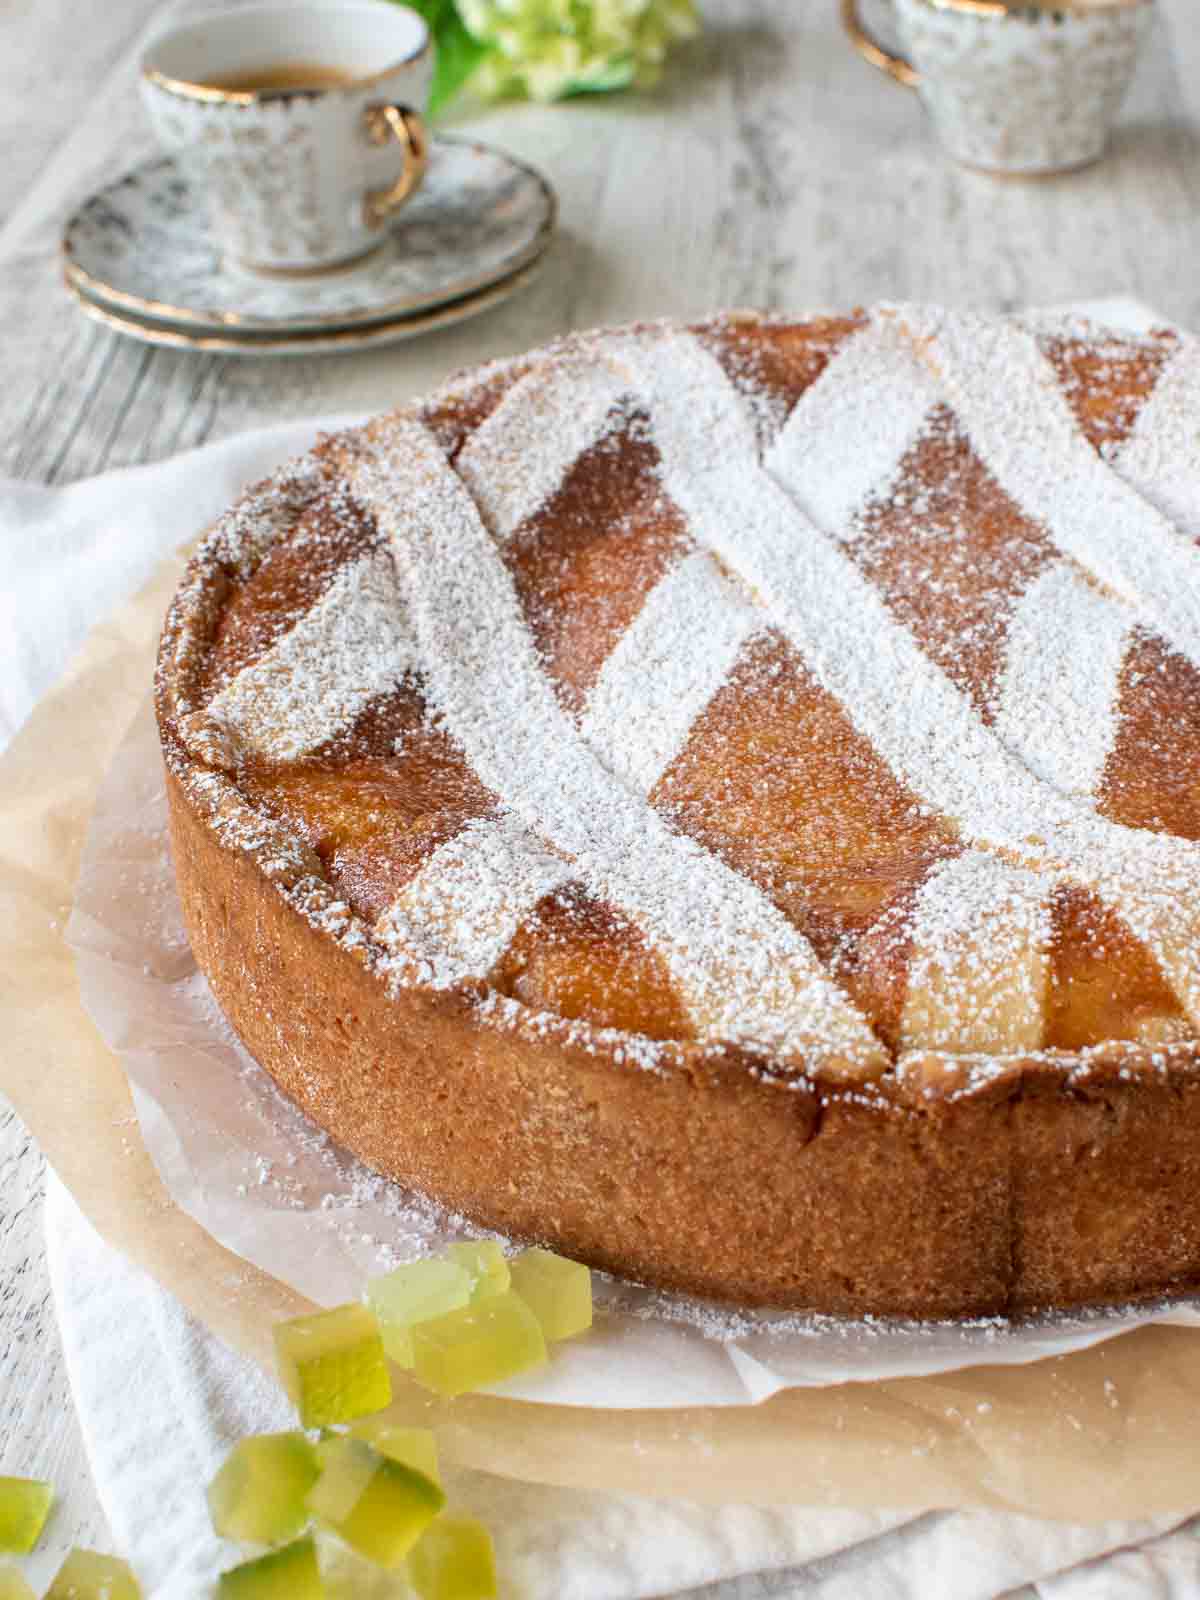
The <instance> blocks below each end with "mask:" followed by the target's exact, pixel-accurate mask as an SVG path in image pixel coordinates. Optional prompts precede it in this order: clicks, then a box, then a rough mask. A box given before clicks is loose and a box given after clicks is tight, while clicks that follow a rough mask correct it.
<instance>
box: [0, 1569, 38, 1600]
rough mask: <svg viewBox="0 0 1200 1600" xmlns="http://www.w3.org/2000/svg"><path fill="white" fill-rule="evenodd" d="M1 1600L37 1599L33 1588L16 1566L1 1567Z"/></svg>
mask: <svg viewBox="0 0 1200 1600" xmlns="http://www.w3.org/2000/svg"><path fill="white" fill-rule="evenodd" d="M0 1600H36V1596H35V1595H34V1592H33V1590H32V1589H31V1588H30V1587H29V1585H28V1584H27V1583H26V1582H25V1579H24V1578H23V1577H22V1576H21V1574H20V1573H19V1572H18V1571H17V1569H16V1567H13V1566H4V1567H0Z"/></svg>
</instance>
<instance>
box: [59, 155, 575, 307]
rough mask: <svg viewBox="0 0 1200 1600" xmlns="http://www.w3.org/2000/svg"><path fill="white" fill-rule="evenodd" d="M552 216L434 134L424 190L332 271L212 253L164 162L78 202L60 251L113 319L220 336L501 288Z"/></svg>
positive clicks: (502, 166) (541, 198)
mask: <svg viewBox="0 0 1200 1600" xmlns="http://www.w3.org/2000/svg"><path fill="white" fill-rule="evenodd" d="M555 212H556V204H555V198H554V193H553V190H552V189H551V188H550V186H549V184H548V183H547V182H546V180H545V179H544V178H543V177H542V176H541V175H540V174H539V173H537V172H534V171H533V170H532V168H530V167H526V166H524V165H523V164H522V163H521V162H519V161H515V160H514V159H513V158H512V157H511V156H508V155H506V154H505V153H504V152H503V151H500V150H496V149H493V148H492V147H490V146H488V145H484V144H478V143H475V142H474V141H472V140H467V139H452V138H446V137H438V138H434V139H433V140H432V141H431V145H430V155H429V167H428V171H427V173H426V177H425V182H424V185H423V187H422V188H421V190H420V192H419V193H418V194H417V195H415V196H414V198H413V200H412V202H411V203H410V204H409V205H408V206H407V207H406V208H405V210H404V212H403V213H402V215H401V216H400V217H399V218H398V220H397V221H396V222H395V223H393V224H392V227H391V229H390V231H389V233H388V237H387V239H386V241H385V243H384V244H383V245H382V246H381V247H380V248H379V249H378V250H376V251H374V252H373V253H372V254H371V255H369V256H367V257H365V258H364V259H363V260H361V261H358V262H355V263H353V264H352V265H351V266H348V267H343V268H341V269H338V270H335V271H327V272H323V273H320V274H314V275H312V276H305V277H296V276H287V277H269V276H267V275H265V274H263V273H260V272H250V271H247V270H246V269H245V268H243V267H241V266H239V265H238V264H237V263H236V262H235V261H233V260H231V259H230V258H228V257H227V256H225V255H224V254H223V253H222V252H221V250H220V248H219V246H218V244H217V242H216V240H215V239H214V238H213V235H212V233H211V231H210V228H209V223H208V211H207V207H206V204H205V198H204V195H203V193H202V192H200V191H199V190H198V189H197V187H196V186H195V184H194V183H193V182H192V181H191V180H190V179H189V177H188V175H187V174H186V172H184V171H183V170H182V169H181V168H180V166H179V165H178V163H177V162H176V161H175V159H174V158H173V157H171V156H165V157H160V158H159V159H157V160H154V161H150V162H147V163H146V164H145V165H143V166H140V167H137V168H135V170H134V171H133V172H131V173H129V174H128V176H126V177H124V178H121V179H119V180H118V181H117V182H116V183H113V184H110V185H109V186H108V187H107V188H105V189H102V190H100V191H99V192H98V193H97V194H94V195H93V196H92V197H91V198H90V199H89V200H87V201H86V202H85V203H84V204H83V206H82V207H81V208H80V209H79V210H78V211H77V212H76V213H75V215H74V216H73V217H72V218H71V220H70V221H69V222H68V223H67V227H66V232H65V234H64V238H63V256H64V266H65V271H66V276H67V280H68V282H69V283H70V284H71V285H72V286H73V287H74V288H76V289H78V290H79V291H81V292H82V294H83V295H85V296H86V297H87V298H88V299H89V300H90V301H93V302H95V303H97V304H99V305H102V306H106V307H108V308H109V309H110V310H112V311H115V312H117V313H119V314H121V315H122V316H124V317H128V316H129V315H130V314H132V315H133V316H135V317H136V318H137V319H139V320H140V319H147V318H148V319H152V320H158V321H165V322H171V323H174V324H179V325H182V326H186V327H189V328H191V329H193V330H204V331H207V332H209V333H212V334H214V335H215V334H220V335H225V336H229V335H230V334H231V333H232V332H234V331H235V330H236V331H237V332H239V333H247V334H249V333H266V334H275V335H295V334H305V333H311V332H314V331H323V332H332V331H336V330H339V329H343V328H350V327H354V326H357V325H360V324H366V323H374V322H384V321H395V320H396V319H397V318H400V317H410V316H412V315H414V314H415V313H417V312H423V311H429V310H432V309H433V308H435V307H438V306H444V305H447V304H448V303H449V302H451V301H456V300H461V299H462V298H463V297H465V296H470V295H476V294H478V292H479V291H481V290H483V289H486V288H488V287H489V286H491V285H493V284H498V283H500V282H502V281H503V280H505V279H507V278H509V277H511V276H512V274H513V273H515V272H517V271H518V270H519V269H520V268H522V267H524V266H527V265H528V264H529V263H531V262H532V261H535V260H536V259H537V258H538V257H539V256H540V255H541V254H542V252H543V250H544V249H545V248H546V245H547V244H548V243H549V240H550V236H551V234H552V232H553V229H554V221H555Z"/></svg>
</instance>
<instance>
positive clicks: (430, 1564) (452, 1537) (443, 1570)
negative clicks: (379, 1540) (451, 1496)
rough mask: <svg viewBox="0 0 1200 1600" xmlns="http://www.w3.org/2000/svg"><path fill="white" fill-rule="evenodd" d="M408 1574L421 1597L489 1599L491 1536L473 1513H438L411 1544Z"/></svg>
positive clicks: (493, 1572) (493, 1567)
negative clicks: (448, 1514)
mask: <svg viewBox="0 0 1200 1600" xmlns="http://www.w3.org/2000/svg"><path fill="white" fill-rule="evenodd" d="M408 1576H409V1579H410V1581H411V1583H412V1586H413V1588H414V1589H415V1590H416V1591H417V1593H418V1594H419V1595H420V1597H421V1600H492V1596H493V1595H495V1593H496V1558H495V1555H494V1553H493V1551H492V1536H491V1534H490V1533H489V1532H488V1531H487V1529H486V1528H485V1527H484V1525H483V1523H482V1522H476V1520H475V1518H474V1517H439V1518H438V1519H437V1521H436V1522H435V1523H432V1524H431V1525H430V1526H429V1527H428V1528H426V1530H425V1532H424V1533H423V1534H422V1535H421V1537H420V1538H419V1539H418V1540H417V1543H416V1545H415V1546H414V1547H413V1551H412V1554H411V1555H410V1556H409V1558H408Z"/></svg>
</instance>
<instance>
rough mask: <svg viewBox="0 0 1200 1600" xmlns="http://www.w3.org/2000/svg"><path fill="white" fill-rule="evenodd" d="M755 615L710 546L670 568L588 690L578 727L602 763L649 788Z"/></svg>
mask: <svg viewBox="0 0 1200 1600" xmlns="http://www.w3.org/2000/svg"><path fill="white" fill-rule="evenodd" d="M762 620H763V619H762V614H761V612H759V611H758V610H757V609H756V608H755V607H754V606H752V605H750V604H749V602H748V601H746V600H744V599H743V598H742V597H741V596H740V595H738V594H737V593H735V592H734V590H733V588H732V586H731V585H730V584H729V582H728V580H727V579H726V578H724V577H723V576H722V575H721V573H720V571H719V570H718V568H717V566H716V563H715V562H714V561H713V559H712V557H711V556H710V555H709V554H708V553H707V551H697V552H695V553H693V554H692V555H690V556H687V557H686V558H685V559H684V560H683V561H682V562H680V563H679V565H678V566H676V567H673V568H672V569H671V570H670V571H669V572H668V573H667V575H666V577H665V578H663V580H662V581H661V582H660V583H659V584H657V585H656V587H655V588H654V589H652V590H651V592H650V594H649V595H648V596H647V598H646V602H645V604H644V605H643V607H642V609H641V611H640V612H639V613H638V615H637V617H636V618H635V619H634V621H633V622H632V624H631V625H630V626H629V627H628V628H627V629H626V631H625V633H624V634H623V635H622V636H621V638H620V640H619V641H618V643H617V646H616V649H615V650H614V651H613V652H612V654H611V655H610V656H609V658H608V660H607V661H606V662H605V664H604V667H603V669H602V670H601V673H600V677H599V679H598V680H597V682H596V685H595V687H594V688H593V690H592V692H591V695H590V696H589V699H588V704H587V710H586V712H585V714H584V716H583V720H582V723H581V726H580V731H581V732H582V734H583V737H584V739H585V740H586V741H587V742H588V744H589V745H591V747H592V749H593V750H595V752H596V754H597V755H598V756H599V758H600V760H601V761H603V762H604V764H605V766H607V767H608V768H609V769H610V770H611V771H613V772H616V773H617V774H618V775H619V776H620V777H622V778H624V779H626V780H627V781H628V782H629V783H630V784H632V785H633V786H634V787H635V788H636V789H637V790H639V791H640V792H641V793H642V794H649V793H650V791H651V789H653V787H654V785H655V784H656V783H657V782H658V780H659V778H660V777H661V776H662V775H663V773H664V772H665V771H666V769H667V767H668V766H669V765H670V764H671V762H672V761H673V760H674V759H675V757H676V756H677V755H678V754H679V752H680V750H682V748H683V746H684V743H685V742H686V739H687V736H688V733H689V732H690V730H691V727H692V725H693V723H694V722H695V720H696V718H697V717H698V716H699V715H700V713H701V712H702V711H703V710H704V708H705V706H707V705H708V703H709V701H710V700H711V699H712V697H713V695H714V694H716V692H717V690H718V689H719V688H720V687H721V685H722V683H724V682H725V679H726V678H727V677H728V675H729V672H730V670H731V669H732V667H733V664H734V662H735V661H736V660H737V657H738V653H739V652H740V650H741V648H742V646H743V645H744V644H745V643H746V641H747V639H748V638H749V637H750V635H751V634H752V633H753V632H754V631H755V629H756V628H759V627H761V626H762Z"/></svg>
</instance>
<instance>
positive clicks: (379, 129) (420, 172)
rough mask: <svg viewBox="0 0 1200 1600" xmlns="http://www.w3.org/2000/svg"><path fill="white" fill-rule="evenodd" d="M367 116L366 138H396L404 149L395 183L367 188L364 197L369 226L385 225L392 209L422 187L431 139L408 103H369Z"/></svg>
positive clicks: (373, 140)
mask: <svg viewBox="0 0 1200 1600" xmlns="http://www.w3.org/2000/svg"><path fill="white" fill-rule="evenodd" d="M366 119H367V138H368V139H369V140H370V141H371V143H372V144H387V142H388V140H389V139H395V141H396V143H397V144H398V145H399V146H400V148H401V150H403V152H404V168H403V170H402V171H401V173H400V176H399V177H398V178H397V179H396V181H395V183H392V184H389V185H388V187H387V188H386V189H368V191H367V193H366V196H365V198H364V200H363V218H364V220H365V221H366V224H367V227H368V228H382V227H383V225H384V223H385V222H386V221H387V219H388V217H389V216H391V214H392V212H393V211H396V210H397V209H398V208H399V207H400V206H402V205H403V204H404V202H405V201H406V200H407V199H408V197H409V195H411V194H412V193H413V191H414V190H415V189H417V188H418V187H419V186H420V182H421V179H422V178H423V177H424V176H425V168H426V165H427V164H428V160H429V140H428V137H427V135H426V133H425V124H424V122H422V120H421V118H420V116H419V115H418V114H417V113H416V112H415V111H413V110H412V109H411V108H410V107H408V106H395V105H374V106H368V107H367V111H366Z"/></svg>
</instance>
